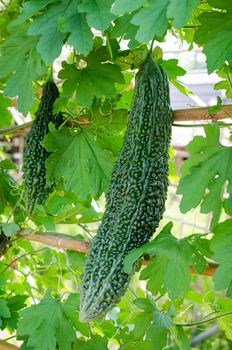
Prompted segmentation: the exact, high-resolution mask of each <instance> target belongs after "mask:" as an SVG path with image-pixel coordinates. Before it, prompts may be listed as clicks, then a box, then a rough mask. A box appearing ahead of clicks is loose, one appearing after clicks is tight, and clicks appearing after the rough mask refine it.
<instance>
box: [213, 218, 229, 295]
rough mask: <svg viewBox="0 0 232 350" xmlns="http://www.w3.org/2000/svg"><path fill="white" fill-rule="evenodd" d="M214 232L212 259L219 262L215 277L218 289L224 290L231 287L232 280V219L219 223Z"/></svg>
mask: <svg viewBox="0 0 232 350" xmlns="http://www.w3.org/2000/svg"><path fill="white" fill-rule="evenodd" d="M213 232H214V236H213V238H212V239H211V242H210V249H211V250H212V251H213V253H214V254H213V256H212V259H213V260H215V261H216V262H218V263H219V267H218V268H217V270H216V272H215V274H214V277H213V279H214V283H215V288H216V290H222V289H226V288H229V286H230V283H231V281H232V260H231V251H232V219H228V220H226V221H224V222H222V223H220V224H218V225H217V226H216V227H215V228H214V230H213Z"/></svg>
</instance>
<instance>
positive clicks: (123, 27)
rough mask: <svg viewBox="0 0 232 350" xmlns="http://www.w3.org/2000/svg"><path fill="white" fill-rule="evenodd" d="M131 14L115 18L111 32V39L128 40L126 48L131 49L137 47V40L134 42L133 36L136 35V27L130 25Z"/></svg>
mask: <svg viewBox="0 0 232 350" xmlns="http://www.w3.org/2000/svg"><path fill="white" fill-rule="evenodd" d="M133 15H134V14H133V13H129V14H126V15H124V16H120V17H117V18H116V19H115V21H114V27H113V29H112V31H111V37H112V38H121V37H123V39H125V40H129V43H128V46H129V48H130V49H133V48H135V47H137V46H139V43H138V41H137V40H135V35H136V33H137V30H138V27H137V26H135V25H134V24H132V23H131V19H132V17H133Z"/></svg>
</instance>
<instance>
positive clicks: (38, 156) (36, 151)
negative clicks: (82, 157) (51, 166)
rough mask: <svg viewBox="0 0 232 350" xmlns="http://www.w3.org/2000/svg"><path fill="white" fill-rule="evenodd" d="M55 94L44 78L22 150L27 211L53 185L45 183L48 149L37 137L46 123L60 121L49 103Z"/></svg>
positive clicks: (45, 194)
mask: <svg viewBox="0 0 232 350" xmlns="http://www.w3.org/2000/svg"><path fill="white" fill-rule="evenodd" d="M58 97H59V90H58V88H57V86H56V84H55V83H54V82H53V80H48V81H47V82H46V83H45V84H44V86H43V91H42V96H41V101H40V104H39V107H38V110H37V112H36V113H35V115H36V118H35V119H34V121H33V123H32V126H31V129H30V131H29V133H28V134H27V137H26V139H25V145H24V154H23V178H24V184H25V192H26V198H25V199H26V206H27V212H28V214H31V213H32V212H33V209H34V205H35V203H38V204H42V203H44V201H45V200H46V199H47V196H48V194H49V193H50V192H51V191H52V189H53V185H51V186H46V166H45V163H46V159H47V158H48V156H49V152H48V151H47V150H46V149H45V148H44V147H43V146H42V145H41V141H42V140H43V138H44V136H45V135H46V134H47V133H48V125H49V123H50V122H52V123H54V124H55V126H56V127H58V126H60V125H61V123H62V121H63V120H62V119H63V118H62V114H61V113H58V114H54V113H53V105H54V102H55V100H56V99H57V98H58Z"/></svg>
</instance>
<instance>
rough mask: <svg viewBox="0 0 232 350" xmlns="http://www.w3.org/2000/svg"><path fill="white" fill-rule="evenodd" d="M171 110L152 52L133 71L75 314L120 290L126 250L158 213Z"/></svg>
mask: <svg viewBox="0 0 232 350" xmlns="http://www.w3.org/2000/svg"><path fill="white" fill-rule="evenodd" d="M171 125H172V112H171V107H170V100H169V85H168V80H167V76H166V73H165V72H164V70H163V68H162V67H161V66H160V65H158V64H156V63H154V62H153V60H152V58H151V56H149V58H148V60H147V62H146V63H145V64H144V65H143V66H142V68H141V69H140V70H139V71H138V73H137V74H136V81H135V91H134V97H133V101H132V107H131V112H130V117H129V121H128V126H127V132H126V135H125V139H124V143H123V147H122V149H121V153H120V155H119V157H118V160H117V162H116V164H115V166H114V169H113V172H112V176H111V182H110V187H109V192H108V194H107V196H106V211H105V214H104V217H103V220H102V223H101V225H100V226H99V229H98V232H97V235H96V236H95V237H94V239H93V241H92V244H91V249H90V252H89V254H88V257H87V260H86V263H85V266H84V272H83V276H82V280H83V283H82V290H81V309H80V320H81V321H82V322H89V321H91V320H93V319H95V318H98V317H101V316H103V315H104V314H105V313H106V312H107V311H108V310H110V309H111V308H112V307H113V306H114V305H115V304H116V303H117V302H118V301H119V300H120V298H121V297H122V295H123V294H124V293H125V291H126V288H127V286H128V283H129V281H130V278H131V275H128V274H126V273H125V272H124V271H123V262H124V259H125V256H126V255H127V254H128V252H129V251H131V250H132V249H134V248H137V247H139V246H141V245H143V244H144V243H146V242H147V241H148V240H149V239H150V237H151V236H152V234H153V233H154V231H155V230H156V228H157V227H158V225H159V222H160V220H161V218H162V215H163V212H164V210H165V200H166V197H167V188H168V158H169V144H170V139H171Z"/></svg>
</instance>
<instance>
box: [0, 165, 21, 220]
mask: <svg viewBox="0 0 232 350" xmlns="http://www.w3.org/2000/svg"><path fill="white" fill-rule="evenodd" d="M19 199H20V196H19V191H18V187H17V183H16V182H15V180H14V179H13V178H12V177H11V176H10V175H8V174H7V173H6V172H5V171H3V170H2V169H1V168H0V214H1V213H3V212H4V209H5V208H6V206H10V207H11V208H14V207H15V205H16V203H18V201H19Z"/></svg>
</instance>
